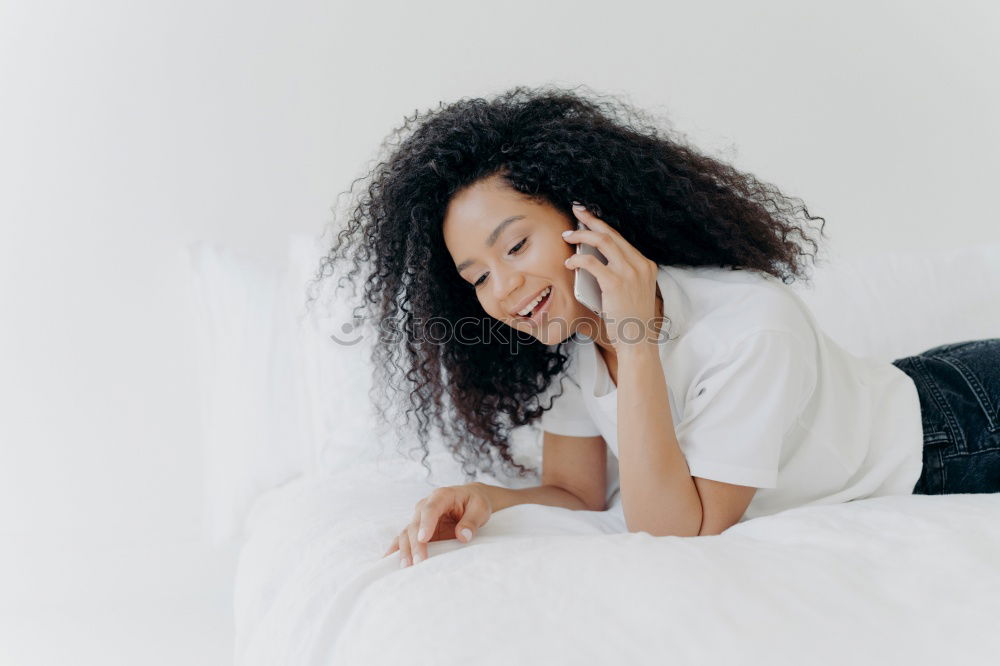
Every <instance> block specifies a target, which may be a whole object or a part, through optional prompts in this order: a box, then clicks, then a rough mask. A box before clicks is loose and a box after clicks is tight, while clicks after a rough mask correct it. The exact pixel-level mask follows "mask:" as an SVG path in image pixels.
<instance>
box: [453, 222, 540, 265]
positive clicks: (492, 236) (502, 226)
mask: <svg viewBox="0 0 1000 666" xmlns="http://www.w3.org/2000/svg"><path fill="white" fill-rule="evenodd" d="M521 219H524V215H512V216H510V217H508V218H507V219H506V220H504V221H503V222H501V223H500V224H498V225H497V228H496V229H494V230H493V231H492V232H491V233H490V235H489V237H488V238H487V239H486V247H493V245H494V244H495V243H496V242H497V238H499V237H500V234H501V233H503V230H504V229H506V228H507V226H508V225H509V224H513V223H514V222H517V221H518V220H521ZM474 263H475V261H473V260H472V259H466V260H465V261H463V262H462V263H460V264H459V265H458V266H456V267H455V268H456V269H457V270H458V272H459V273H461V272H462V271H464V270H465V269H466V268H468V267H469V266H471V265H472V264H474Z"/></svg>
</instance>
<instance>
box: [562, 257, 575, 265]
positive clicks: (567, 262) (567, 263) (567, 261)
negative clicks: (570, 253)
mask: <svg viewBox="0 0 1000 666" xmlns="http://www.w3.org/2000/svg"><path fill="white" fill-rule="evenodd" d="M572 258H573V257H570V258H569V259H572ZM569 259H567V260H566V261H564V262H563V265H564V266H569Z"/></svg>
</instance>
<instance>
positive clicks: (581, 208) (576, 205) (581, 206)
mask: <svg viewBox="0 0 1000 666" xmlns="http://www.w3.org/2000/svg"><path fill="white" fill-rule="evenodd" d="M573 208H576V209H577V210H583V209H584V208H585V206H584V205H583V204H582V203H574V204H573Z"/></svg>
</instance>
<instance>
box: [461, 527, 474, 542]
mask: <svg viewBox="0 0 1000 666" xmlns="http://www.w3.org/2000/svg"><path fill="white" fill-rule="evenodd" d="M462 536H464V537H465V540H466V541H469V540H470V539H472V530H470V529H469V528H468V527H466V528H465V529H463V530H462Z"/></svg>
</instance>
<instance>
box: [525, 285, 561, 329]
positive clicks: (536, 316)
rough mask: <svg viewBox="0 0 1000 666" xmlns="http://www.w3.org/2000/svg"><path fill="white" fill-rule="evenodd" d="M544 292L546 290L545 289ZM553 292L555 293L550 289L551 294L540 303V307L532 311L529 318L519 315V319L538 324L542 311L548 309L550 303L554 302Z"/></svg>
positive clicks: (537, 306)
mask: <svg viewBox="0 0 1000 666" xmlns="http://www.w3.org/2000/svg"><path fill="white" fill-rule="evenodd" d="M542 291H545V290H544V289H543V290H542ZM552 291H553V290H552V289H549V293H548V294H546V295H545V298H543V299H542V300H541V301H539V302H538V305H536V306H535V309H534V310H532V311H531V314H530V315H528V316H527V317H522V316H521V315H517V318H518V319H523V320H525V321H530V322H532V323H538V320H539V318H540V317H541V315H542V311H543V310H545V309H547V308H548V305H549V301H551V300H552Z"/></svg>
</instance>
